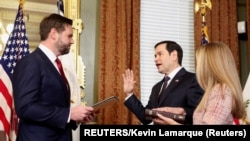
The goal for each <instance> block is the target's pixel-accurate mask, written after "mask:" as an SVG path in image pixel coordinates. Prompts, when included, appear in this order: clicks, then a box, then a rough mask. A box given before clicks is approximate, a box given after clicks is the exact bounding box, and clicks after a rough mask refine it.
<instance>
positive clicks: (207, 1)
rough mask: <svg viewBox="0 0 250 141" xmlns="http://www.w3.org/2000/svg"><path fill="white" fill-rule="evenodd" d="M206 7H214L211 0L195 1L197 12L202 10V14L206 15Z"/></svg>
mask: <svg viewBox="0 0 250 141" xmlns="http://www.w3.org/2000/svg"><path fill="white" fill-rule="evenodd" d="M206 8H209V9H210V10H211V9H212V3H211V1H210V0H201V2H196V3H195V12H198V11H199V10H200V12H201V16H205V15H206Z"/></svg>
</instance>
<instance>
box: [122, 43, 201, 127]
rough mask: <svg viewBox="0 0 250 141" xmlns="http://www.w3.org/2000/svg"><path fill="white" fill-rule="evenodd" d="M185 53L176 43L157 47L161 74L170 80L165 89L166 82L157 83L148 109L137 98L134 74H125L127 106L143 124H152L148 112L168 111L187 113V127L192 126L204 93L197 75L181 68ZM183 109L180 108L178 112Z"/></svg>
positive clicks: (156, 54) (128, 70) (129, 72)
mask: <svg viewBox="0 0 250 141" xmlns="http://www.w3.org/2000/svg"><path fill="white" fill-rule="evenodd" d="M182 57H183V51H182V48H181V47H180V45H179V44H177V43H176V42H174V41H161V42H159V43H157V44H156V45H155V65H156V67H157V69H158V72H159V73H161V74H164V75H165V76H164V78H165V77H168V78H169V80H168V81H167V82H165V83H167V85H166V86H165V85H164V78H163V80H161V81H159V82H158V83H156V84H155V85H154V86H153V88H152V91H151V95H150V97H149V101H148V104H147V105H146V106H145V107H144V106H143V105H142V103H141V102H140V100H139V99H138V98H137V97H136V96H135V95H134V94H133V89H134V85H135V81H134V78H133V71H132V70H130V69H127V70H126V71H125V74H123V81H124V92H125V93H126V96H127V97H126V100H125V102H124V104H125V106H126V107H127V108H128V109H129V110H130V111H132V112H133V113H134V114H135V115H136V117H137V118H138V119H139V120H140V121H141V122H142V124H149V123H151V122H152V120H150V119H147V118H146V116H145V109H154V108H158V107H168V109H171V110H170V111H174V110H180V109H184V111H182V112H181V113H180V114H185V117H186V118H185V121H184V124H192V116H193V112H194V110H195V108H196V106H197V105H198V103H199V101H200V99H201V97H202V95H203V90H202V89H201V88H200V86H199V84H198V82H197V80H196V76H195V74H194V73H191V72H188V71H187V70H186V69H185V68H183V67H182V66H181V64H182ZM178 107H180V108H178Z"/></svg>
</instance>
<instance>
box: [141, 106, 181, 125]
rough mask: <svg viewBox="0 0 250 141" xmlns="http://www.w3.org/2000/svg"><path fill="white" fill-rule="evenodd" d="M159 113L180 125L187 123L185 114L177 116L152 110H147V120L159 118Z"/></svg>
mask: <svg viewBox="0 0 250 141" xmlns="http://www.w3.org/2000/svg"><path fill="white" fill-rule="evenodd" d="M158 113H159V114H161V115H163V116H165V117H168V118H171V119H173V120H175V121H177V122H180V123H183V122H184V121H185V115H183V114H175V113H170V112H165V111H157V110H151V109H146V110H145V115H146V119H148V120H152V119H153V118H157V114H158Z"/></svg>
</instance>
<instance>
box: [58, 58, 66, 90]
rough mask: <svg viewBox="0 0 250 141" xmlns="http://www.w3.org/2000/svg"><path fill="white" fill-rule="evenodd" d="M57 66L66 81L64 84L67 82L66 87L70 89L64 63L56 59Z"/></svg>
mask: <svg viewBox="0 0 250 141" xmlns="http://www.w3.org/2000/svg"><path fill="white" fill-rule="evenodd" d="M56 64H57V67H58V69H59V71H60V74H61V76H62V78H63V80H64V82H65V84H66V86H67V88H68V80H67V78H66V76H65V74H64V71H63V67H62V62H61V61H60V60H59V59H58V58H56Z"/></svg>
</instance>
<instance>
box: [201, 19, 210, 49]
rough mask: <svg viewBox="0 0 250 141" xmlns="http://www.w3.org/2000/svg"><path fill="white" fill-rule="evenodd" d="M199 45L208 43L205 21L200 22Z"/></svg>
mask: <svg viewBox="0 0 250 141" xmlns="http://www.w3.org/2000/svg"><path fill="white" fill-rule="evenodd" d="M201 33H202V34H201V36H202V38H201V45H206V44H207V43H208V42H209V38H208V29H207V24H206V22H205V21H203V22H202V25H201Z"/></svg>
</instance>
